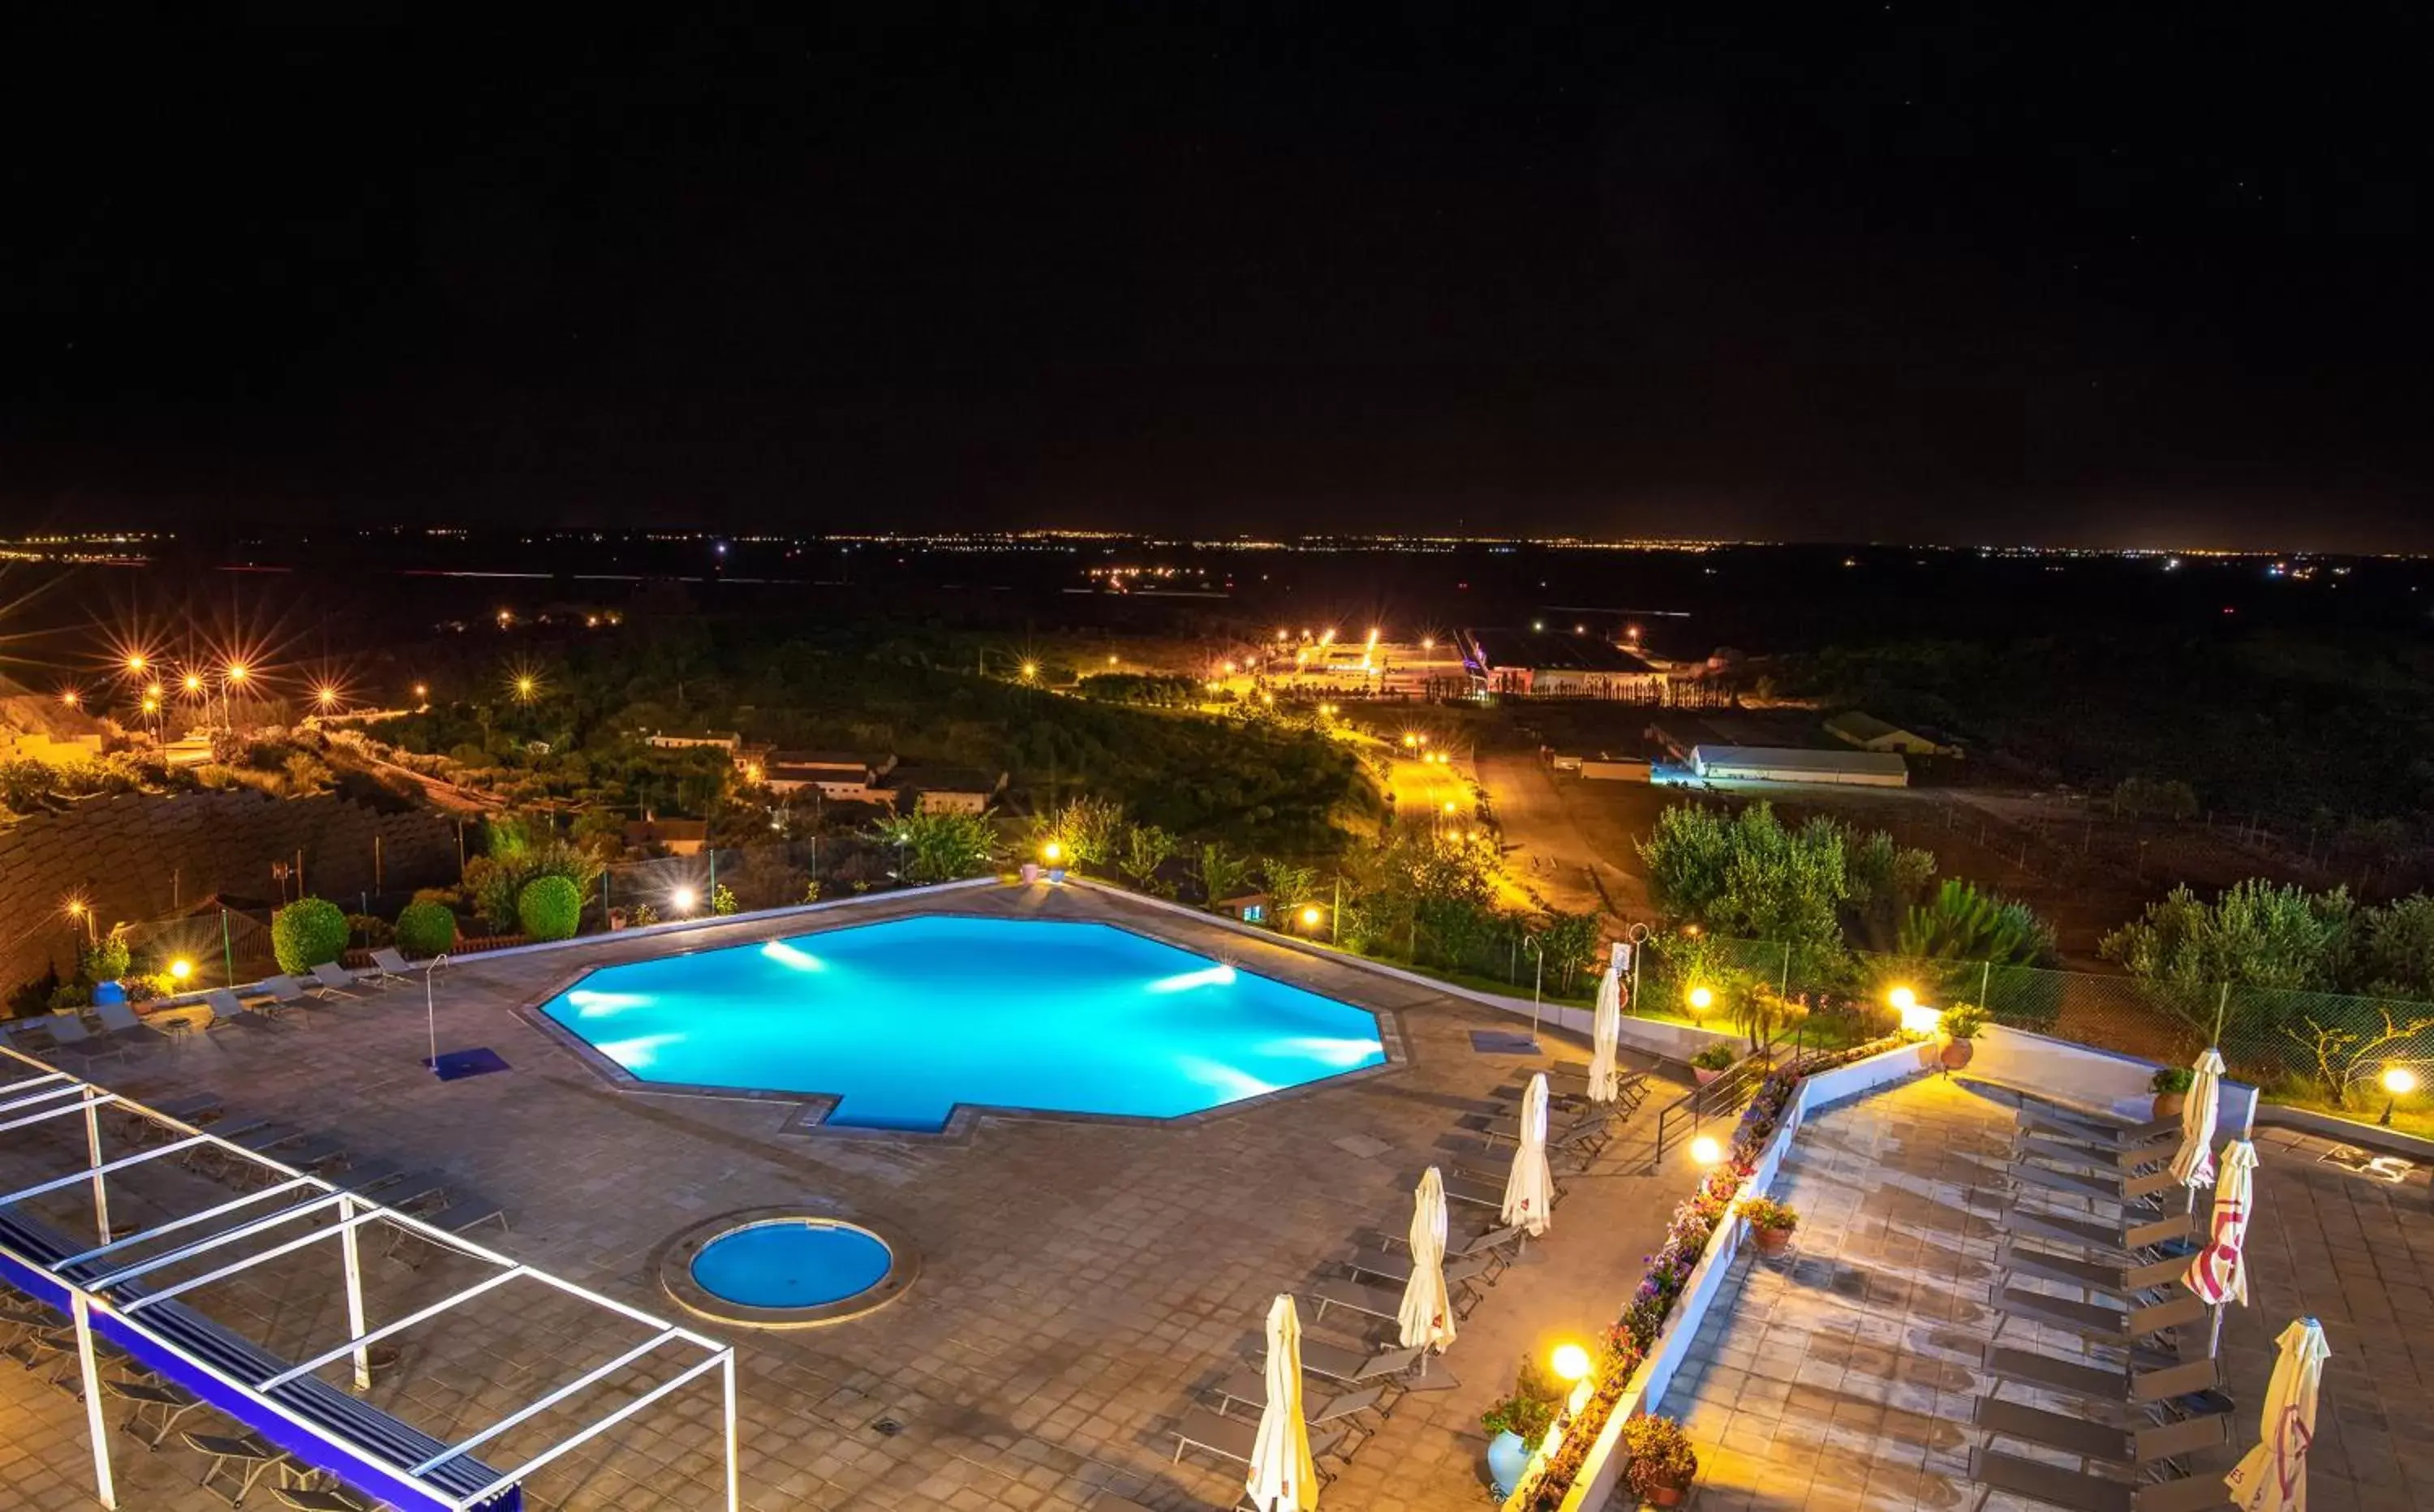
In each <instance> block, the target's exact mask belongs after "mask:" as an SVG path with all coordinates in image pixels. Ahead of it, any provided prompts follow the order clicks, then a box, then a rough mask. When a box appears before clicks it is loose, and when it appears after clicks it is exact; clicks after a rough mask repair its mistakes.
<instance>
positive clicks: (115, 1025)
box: [93, 1003, 169, 1048]
mask: <svg viewBox="0 0 2434 1512" xmlns="http://www.w3.org/2000/svg"><path fill="white" fill-rule="evenodd" d="M93 1016H94V1018H96V1019H99V1020H100V1021H101V1031H102V1033H104V1034H105V1035H108V1036H109V1037H110V1038H111V1040H113V1041H115V1042H116V1043H117V1044H119V1045H125V1046H127V1047H129V1048H132V1047H134V1046H136V1045H146V1046H149V1045H166V1044H168V1043H169V1036H167V1035H166V1034H163V1033H162V1032H161V1031H160V1030H159V1029H156V1028H153V1027H152V1026H151V1025H149V1024H146V1023H145V1022H144V1020H143V1019H141V1018H139V1017H138V1016H136V1012H135V1010H134V1009H133V1008H132V1007H130V1006H129V1005H128V1004H126V1003H96V1004H94V1010H93Z"/></svg>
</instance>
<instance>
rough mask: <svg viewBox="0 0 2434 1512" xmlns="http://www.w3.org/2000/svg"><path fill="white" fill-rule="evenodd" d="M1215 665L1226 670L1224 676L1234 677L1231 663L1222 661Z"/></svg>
mask: <svg viewBox="0 0 2434 1512" xmlns="http://www.w3.org/2000/svg"><path fill="white" fill-rule="evenodd" d="M1217 665H1219V666H1220V667H1223V668H1224V669H1226V676H1228V677H1231V676H1233V675H1234V664H1233V663H1232V662H1231V661H1222V662H1219V663H1218V664H1217Z"/></svg>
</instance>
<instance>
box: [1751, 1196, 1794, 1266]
mask: <svg viewBox="0 0 2434 1512" xmlns="http://www.w3.org/2000/svg"><path fill="white" fill-rule="evenodd" d="M1741 1216H1742V1217H1744V1218H1746V1219H1748V1220H1749V1226H1750V1241H1751V1242H1752V1243H1754V1244H1756V1245H1757V1252H1758V1253H1759V1254H1762V1255H1779V1254H1781V1253H1783V1252H1784V1250H1786V1249H1790V1248H1791V1231H1792V1230H1794V1229H1797V1228H1799V1227H1800V1212H1799V1210H1798V1209H1796V1208H1794V1207H1792V1206H1791V1205H1790V1204H1789V1203H1784V1202H1777V1201H1775V1200H1774V1199H1773V1198H1763V1197H1754V1198H1747V1199H1745V1200H1744V1201H1743V1202H1742V1203H1741Z"/></svg>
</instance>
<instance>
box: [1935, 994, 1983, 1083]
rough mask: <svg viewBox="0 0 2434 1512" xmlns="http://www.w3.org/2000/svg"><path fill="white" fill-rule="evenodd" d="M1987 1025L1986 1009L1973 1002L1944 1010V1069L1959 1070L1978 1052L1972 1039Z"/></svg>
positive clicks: (1958, 1004)
mask: <svg viewBox="0 0 2434 1512" xmlns="http://www.w3.org/2000/svg"><path fill="white" fill-rule="evenodd" d="M1985 1027H1986V1011H1985V1010H1984V1009H1982V1008H1979V1007H1978V1006H1976V1005H1975V1004H1972V1003H1956V1004H1954V1005H1953V1006H1952V1007H1950V1008H1947V1009H1945V1011H1944V1023H1943V1025H1942V1028H1943V1029H1944V1069H1945V1070H1946V1071H1958V1070H1960V1069H1961V1068H1962V1067H1963V1066H1965V1065H1967V1064H1968V1063H1969V1058H1970V1056H1972V1055H1973V1054H1975V1053H1976V1050H1975V1049H1974V1047H1973V1046H1972V1045H1970V1043H1969V1042H1970V1041H1972V1040H1974V1039H1976V1038H1977V1037H1978V1031H1979V1030H1980V1029H1982V1028H1985Z"/></svg>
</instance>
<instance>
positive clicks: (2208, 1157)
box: [2172, 1045, 2222, 1187]
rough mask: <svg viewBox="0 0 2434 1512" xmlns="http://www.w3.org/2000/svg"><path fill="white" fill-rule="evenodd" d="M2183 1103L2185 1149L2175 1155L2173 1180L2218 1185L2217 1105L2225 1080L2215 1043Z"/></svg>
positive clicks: (2203, 1058) (2202, 1057)
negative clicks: (2215, 1117) (2215, 1106)
mask: <svg viewBox="0 0 2434 1512" xmlns="http://www.w3.org/2000/svg"><path fill="white" fill-rule="evenodd" d="M2190 1069H2191V1070H2192V1071H2193V1072H2195V1073H2196V1075H2195V1077H2194V1078H2193V1079H2191V1080H2190V1082H2189V1097H2188V1101H2186V1102H2185V1103H2183V1104H2181V1148H2180V1153H2178V1154H2176V1155H2174V1156H2173V1157H2172V1180H2173V1181H2178V1182H2179V1183H2180V1184H2181V1185H2183V1186H2192V1187H2194V1186H2212V1185H2214V1105H2215V1098H2216V1091H2215V1089H2216V1087H2217V1086H2218V1085H2219V1084H2220V1082H2221V1080H2222V1056H2221V1055H2220V1053H2219V1052H2218V1051H2217V1050H2216V1049H2215V1047H2214V1046H2213V1045H2207V1046H2206V1047H2205V1050H2204V1051H2203V1053H2202V1054H2201V1055H2199V1057H2198V1060H2197V1064H2196V1065H2194V1066H2192V1067H2190Z"/></svg>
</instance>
